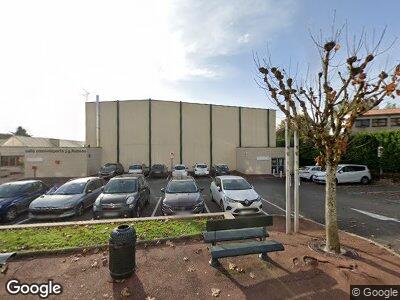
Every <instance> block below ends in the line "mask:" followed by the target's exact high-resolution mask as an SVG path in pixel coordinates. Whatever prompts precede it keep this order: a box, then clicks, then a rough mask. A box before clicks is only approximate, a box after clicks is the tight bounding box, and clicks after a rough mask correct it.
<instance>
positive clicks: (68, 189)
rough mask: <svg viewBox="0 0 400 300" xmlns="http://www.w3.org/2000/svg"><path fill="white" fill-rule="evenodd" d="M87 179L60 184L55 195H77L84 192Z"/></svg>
mask: <svg viewBox="0 0 400 300" xmlns="http://www.w3.org/2000/svg"><path fill="white" fill-rule="evenodd" d="M85 186H86V181H79V182H76V181H75V182H74V181H71V182H67V183H65V184H63V185H62V186H60V187H59V188H58V189H57V190H56V191H55V192H54V193H53V195H75V194H82V193H83V190H84V189H85Z"/></svg>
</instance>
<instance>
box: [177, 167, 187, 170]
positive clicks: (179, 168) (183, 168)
mask: <svg viewBox="0 0 400 300" xmlns="http://www.w3.org/2000/svg"><path fill="white" fill-rule="evenodd" d="M174 169H175V170H185V169H186V168H185V166H175V168H174Z"/></svg>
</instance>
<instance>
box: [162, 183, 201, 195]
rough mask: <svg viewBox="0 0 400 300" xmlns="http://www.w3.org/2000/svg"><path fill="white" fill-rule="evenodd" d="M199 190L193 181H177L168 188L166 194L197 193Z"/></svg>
mask: <svg viewBox="0 0 400 300" xmlns="http://www.w3.org/2000/svg"><path fill="white" fill-rule="evenodd" d="M197 192H198V188H197V186H196V183H195V182H194V181H192V180H179V181H178V180H175V181H171V182H170V183H169V184H168V186H167V190H166V193H169V194H175V193H197Z"/></svg>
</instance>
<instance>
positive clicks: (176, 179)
mask: <svg viewBox="0 0 400 300" xmlns="http://www.w3.org/2000/svg"><path fill="white" fill-rule="evenodd" d="M185 180H186V181H195V180H194V178H193V177H192V176H177V177H172V178H171V179H170V181H185Z"/></svg>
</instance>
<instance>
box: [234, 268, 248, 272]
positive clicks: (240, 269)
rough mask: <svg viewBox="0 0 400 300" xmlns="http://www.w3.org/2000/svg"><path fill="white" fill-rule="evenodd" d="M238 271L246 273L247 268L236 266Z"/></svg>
mask: <svg viewBox="0 0 400 300" xmlns="http://www.w3.org/2000/svg"><path fill="white" fill-rule="evenodd" d="M236 271H238V272H239V273H245V272H246V270H245V269H243V268H236Z"/></svg>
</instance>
